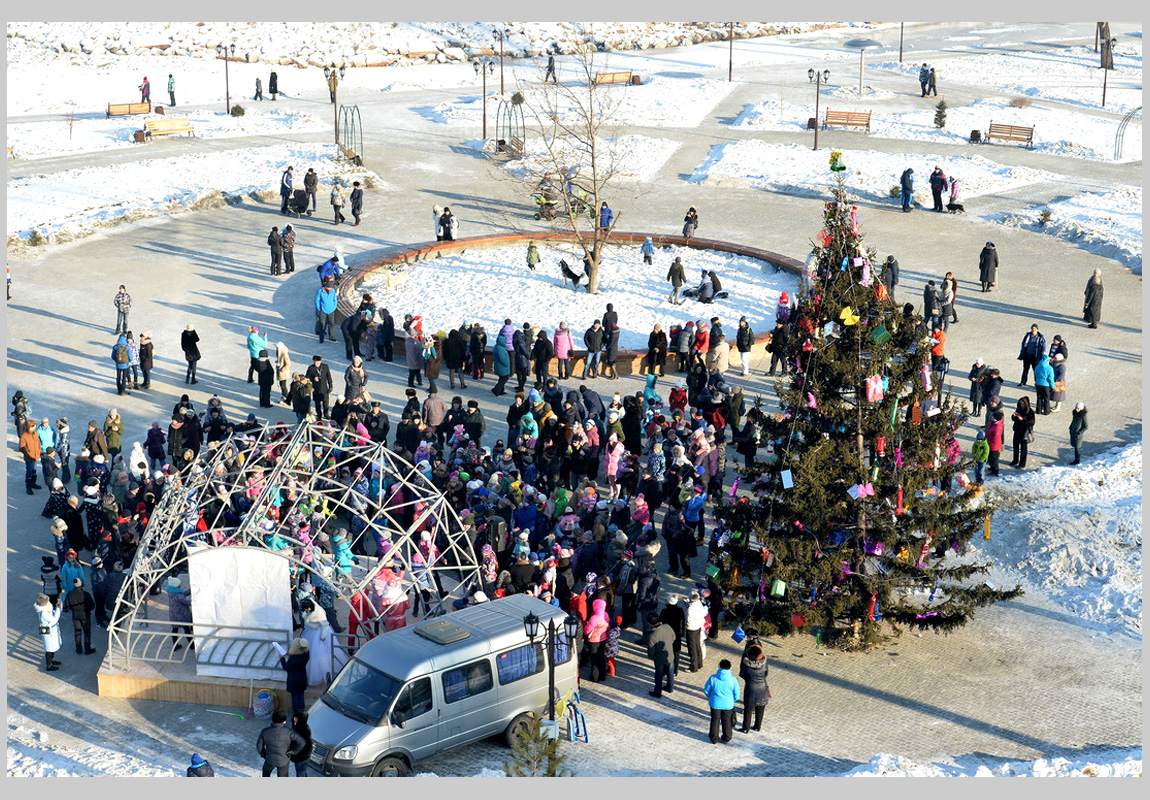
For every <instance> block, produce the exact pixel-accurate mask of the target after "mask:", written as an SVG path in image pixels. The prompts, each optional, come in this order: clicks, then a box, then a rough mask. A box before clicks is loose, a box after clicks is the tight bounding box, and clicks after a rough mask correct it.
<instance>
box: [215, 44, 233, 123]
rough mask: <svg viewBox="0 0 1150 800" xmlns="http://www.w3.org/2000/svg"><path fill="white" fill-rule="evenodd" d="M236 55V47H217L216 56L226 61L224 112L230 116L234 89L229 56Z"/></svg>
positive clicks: (219, 45)
mask: <svg viewBox="0 0 1150 800" xmlns="http://www.w3.org/2000/svg"><path fill="white" fill-rule="evenodd" d="M229 54H230V55H233V56H234V55H235V54H236V46H235V45H234V44H233V45H230V46H229V47H226V48H225V47H224V46H223V45H222V44H217V45H216V55H217V56H218V57H221V58H223V60H224V111H225V112H226V113H228V114H230V113H232V89H231V84H230V82H229V80H228V55H229Z"/></svg>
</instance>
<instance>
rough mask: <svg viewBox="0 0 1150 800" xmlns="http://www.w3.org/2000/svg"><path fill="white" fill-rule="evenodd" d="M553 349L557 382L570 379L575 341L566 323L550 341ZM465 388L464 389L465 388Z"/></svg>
mask: <svg viewBox="0 0 1150 800" xmlns="http://www.w3.org/2000/svg"><path fill="white" fill-rule="evenodd" d="M551 343H552V344H553V345H554V347H555V360H556V363H557V364H558V372H559V380H561V381H564V380H567V379H568V378H570V377H571V356H572V354H573V353H574V351H575V340H574V339H572V338H571V331H570V329H568V327H567V323H566V322H560V323H559V327H558V328H557V329H556V330H555V337H554V338H553V339H552V340H551ZM465 388H466V387H465Z"/></svg>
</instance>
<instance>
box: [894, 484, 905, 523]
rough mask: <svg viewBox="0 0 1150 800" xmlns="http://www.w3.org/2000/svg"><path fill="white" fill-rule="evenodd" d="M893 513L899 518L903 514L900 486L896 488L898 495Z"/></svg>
mask: <svg viewBox="0 0 1150 800" xmlns="http://www.w3.org/2000/svg"><path fill="white" fill-rule="evenodd" d="M894 513H895V514H897V515H898V516H900V517H901V516H902V515H903V513H904V511H903V507H902V487H901V486H899V487H898V494H897V499H896V500H895V507H894Z"/></svg>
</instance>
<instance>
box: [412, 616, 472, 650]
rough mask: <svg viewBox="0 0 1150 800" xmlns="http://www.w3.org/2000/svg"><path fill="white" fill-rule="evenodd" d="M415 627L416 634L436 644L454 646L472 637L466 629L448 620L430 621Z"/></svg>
mask: <svg viewBox="0 0 1150 800" xmlns="http://www.w3.org/2000/svg"><path fill="white" fill-rule="evenodd" d="M414 627H415V632H416V633H418V634H419V635H420V636H422V637H423V638H424V639H427V640H429V641H432V642H435V643H436V644H453V643H455V642H459V641H462V640H464V639H467V638H469V637H470V636H471V633H470V632H469V631H468V630H467V629H466V628H461V627H460V626H458V625H456V624H455V623H454V622H452V621H450V620H446V619H429V620H427V621H426V622H421V623H419V624H418V625H416V626H414Z"/></svg>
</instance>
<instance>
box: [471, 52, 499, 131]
mask: <svg viewBox="0 0 1150 800" xmlns="http://www.w3.org/2000/svg"><path fill="white" fill-rule="evenodd" d="M471 66H472V67H474V68H475V74H476V75H482V76H483V141H487V73H489V72H495V62H494V61H492V60H491V59H489V58H487V57H483V58H477V59H475V60H474V61H472V62H471Z"/></svg>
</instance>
